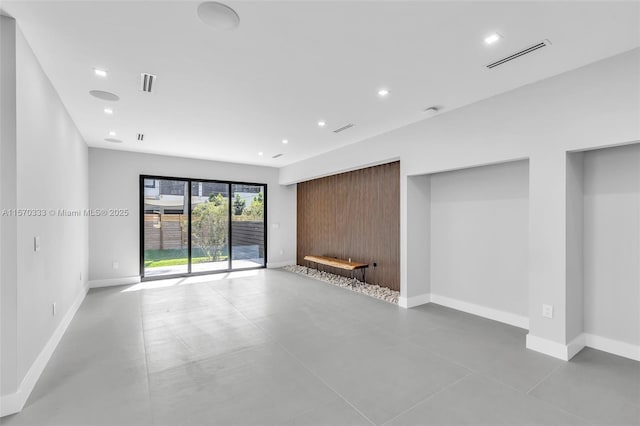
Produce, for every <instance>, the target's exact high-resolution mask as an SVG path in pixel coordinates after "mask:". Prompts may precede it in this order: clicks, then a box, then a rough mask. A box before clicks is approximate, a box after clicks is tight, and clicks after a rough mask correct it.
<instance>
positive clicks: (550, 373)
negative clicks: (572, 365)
mask: <svg viewBox="0 0 640 426" xmlns="http://www.w3.org/2000/svg"><path fill="white" fill-rule="evenodd" d="M566 362H569V361H566ZM561 367H562V364H559V365H557V366H555V367H554V368H553V369H552V370H551V371H550V372H549V373H548V374H546V375H545V376H544V377H543V378H542V379H541V380H540V381H539V382H537V383H536V384H534V385H533V386H532V387H531V388H530V389H529V390H528V391H527V392H526V394H527V395H530V394H531V392H533V390H534V389H535V388H537V387H538V386H540V385H541V384H542V383H544V382H545V381H546V380H547V379H549V378H550V377H551V376H553V375H554V374H555V372H556V371H558V370H559V369H560V368H561Z"/></svg>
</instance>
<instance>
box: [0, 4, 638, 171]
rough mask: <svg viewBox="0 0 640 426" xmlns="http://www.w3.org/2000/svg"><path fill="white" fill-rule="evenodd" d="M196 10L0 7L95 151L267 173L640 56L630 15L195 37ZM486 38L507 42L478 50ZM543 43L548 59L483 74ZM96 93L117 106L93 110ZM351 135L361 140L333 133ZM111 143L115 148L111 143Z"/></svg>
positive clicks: (457, 8)
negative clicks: (99, 71)
mask: <svg viewBox="0 0 640 426" xmlns="http://www.w3.org/2000/svg"><path fill="white" fill-rule="evenodd" d="M198 4H199V2H190V1H141V2H132V1H68V2H63V1H46V2H35V1H6V0H3V2H2V8H3V9H4V10H5V11H6V12H8V13H9V14H10V15H12V16H14V17H15V18H16V19H17V21H18V24H19V26H20V28H21V29H22V31H23V33H24V34H25V37H26V39H27V40H28V42H29V43H30V45H31V47H32V48H33V50H34V51H35V53H36V56H37V57H38V58H39V60H40V62H41V64H42V66H43V68H44V70H45V72H46V73H47V75H48V76H49V78H50V79H51V81H52V82H53V85H54V86H55V88H56V89H57V90H58V93H59V94H60V97H61V98H62V100H63V102H64V104H65V105H66V107H67V109H68V110H69V113H70V114H71V116H72V117H73V119H74V121H75V123H76V125H77V126H78V128H79V129H80V132H81V133H82V135H83V136H84V138H85V139H86V141H87V143H88V144H89V145H90V146H95V147H104V148H110V149H121V150H129V151H140V152H150V153H159V154H168V155H176V156H183V157H194V158H205V159H215V160H223V161H234V162H241V163H251V164H262V165H269V166H274V167H280V166H283V165H286V164H290V163H293V162H296V161H299V160H302V159H304V158H308V157H311V156H314V155H317V154H319V153H322V152H326V151H329V150H333V149H336V148H338V147H340V146H343V145H347V144H351V143H355V142H358V141H361V140H364V139H366V138H369V137H371V136H374V135H377V134H380V133H383V132H387V131H389V130H392V129H394V128H398V127H401V126H404V125H406V124H409V123H412V122H415V121H418V120H423V119H428V118H427V116H426V114H424V113H423V112H422V110H424V109H425V108H426V107H429V106H432V105H440V106H443V107H444V110H443V111H442V112H441V113H446V112H447V111H451V110H452V109H454V108H458V107H461V106H463V105H467V104H470V103H472V102H476V101H478V100H481V99H484V98H487V97H490V96H493V95H496V94H498V93H502V92H505V91H508V90H511V89H514V88H516V87H519V86H522V85H525V84H528V83H531V82H534V81H537V80H540V79H543V78H546V77H549V76H552V75H555V74H558V73H561V72H565V71H568V70H571V69H574V68H577V67H580V66H582V65H585V64H588V63H590V62H594V61H597V60H599V59H602V58H605V57H608V56H612V55H615V54H618V53H621V52H624V51H627V50H630V49H632V48H635V47H637V46H639V45H640V31H639V28H640V24H639V16H640V7H639V6H640V3H638V2H620V3H616V2H610V1H606V2H575V1H572V2H539V1H538V2H482V1H475V2H453V1H451V2H427V1H410V2H400V1H355V2H343V1H296V2H294V1H289V2H281V1H257V2H246V1H229V2H227V3H226V4H228V5H229V6H231V7H233V8H234V9H235V10H236V11H237V13H238V14H239V15H240V26H239V28H238V29H237V30H236V31H221V30H216V29H214V28H211V27H208V26H206V25H204V24H203V23H202V22H201V21H200V20H199V19H198V17H197V15H196V9H197V6H198ZM492 32H499V33H500V34H502V35H503V36H504V38H503V39H502V40H501V41H500V42H499V43H496V44H495V45H492V46H486V45H485V44H484V43H483V39H484V37H485V36H487V35H489V34H490V33H492ZM543 39H549V40H550V41H551V43H552V44H553V45H552V46H551V47H549V48H545V49H542V50H540V51H538V52H535V53H532V54H530V55H527V56H525V57H522V58H520V59H518V60H516V61H513V62H510V63H508V64H506V65H503V66H500V67H498V68H496V69H494V70H487V69H485V67H484V66H485V65H486V64H487V63H489V62H491V61H493V60H495V59H497V58H500V57H502V56H506V55H508V54H510V53H512V52H514V51H517V50H520V49H521V48H524V47H527V46H528V45H531V44H533V43H536V42H539V41H541V40H543ZM95 67H98V68H106V69H107V70H108V71H109V76H108V78H107V79H99V78H97V77H95V76H94V75H93V68H95ZM141 72H149V73H153V74H157V75H158V79H157V82H156V91H155V93H154V94H146V93H143V92H141V91H140V90H139V84H140V73H141ZM382 87H386V88H388V89H389V90H390V91H391V94H390V96H388V97H387V98H386V99H380V98H379V97H378V96H377V91H378V89H379V88H382ZM93 89H99V90H107V91H111V92H114V93H116V94H118V95H119V96H120V97H121V100H120V101H119V102H116V103H109V102H105V101H100V100H98V99H95V98H93V97H91V96H89V94H88V92H89V90H93ZM109 104H110V105H111V106H112V107H113V109H114V111H115V114H114V115H113V116H106V115H105V114H104V113H103V108H104V107H105V106H107V105H109ZM320 119H323V120H325V121H326V122H327V126H326V127H325V128H320V127H318V126H317V124H316V123H317V121H318V120H320ZM347 123H355V124H356V126H355V127H354V128H352V129H350V130H347V131H345V132H343V133H341V134H334V133H333V132H332V130H333V129H335V128H338V127H341V126H342V125H345V124H347ZM110 130H114V131H116V132H117V135H118V136H117V137H118V138H122V139H123V140H124V143H122V144H113V143H108V142H105V141H104V138H107V137H109V136H108V132H109V131H110ZM137 132H144V133H145V141H144V142H138V141H137V140H136V134H137ZM284 138H286V139H288V140H289V144H288V145H283V144H282V143H281V140H282V139H284ZM259 151H262V152H264V156H262V157H260V156H258V155H257V153H258V152H259ZM279 153H283V154H284V156H282V157H281V158H279V159H272V158H271V157H272V156H273V155H275V154H279Z"/></svg>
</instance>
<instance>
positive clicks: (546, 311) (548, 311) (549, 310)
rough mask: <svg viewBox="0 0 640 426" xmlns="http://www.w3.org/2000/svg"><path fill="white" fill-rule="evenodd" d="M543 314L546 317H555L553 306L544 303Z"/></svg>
mask: <svg viewBox="0 0 640 426" xmlns="http://www.w3.org/2000/svg"><path fill="white" fill-rule="evenodd" d="M542 316H543V317H545V318H553V306H551V305H542Z"/></svg>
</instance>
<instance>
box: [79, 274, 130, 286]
mask: <svg viewBox="0 0 640 426" xmlns="http://www.w3.org/2000/svg"><path fill="white" fill-rule="evenodd" d="M139 282H140V277H139V276H135V277H122V278H109V279H106V280H91V281H89V288H100V287H112V286H117V285H131V284H138V283H139Z"/></svg>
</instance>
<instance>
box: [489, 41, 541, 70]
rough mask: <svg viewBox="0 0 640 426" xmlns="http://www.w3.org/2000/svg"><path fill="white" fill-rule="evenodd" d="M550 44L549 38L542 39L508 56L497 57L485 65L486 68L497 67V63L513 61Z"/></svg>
mask: <svg viewBox="0 0 640 426" xmlns="http://www.w3.org/2000/svg"><path fill="white" fill-rule="evenodd" d="M550 45H551V42H550V41H549V40H542V41H541V42H540V43H536V44H534V45H532V46H529V47H527V48H525V49H522V50H520V51H518V52H515V53H512V54H511V55H509V56H506V57H504V58H502V59H498V60H497V61H495V62H492V63H490V64H489V65H487V68H489V69H492V68H495V67H497V66H498V65H502V64H506V63H507V62H509V61H513V60H514V59H516V58H519V57H520V56H523V55H526V54H528V53H531V52H535V51H536V50H539V49H542V48H543V47H547V46H550Z"/></svg>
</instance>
